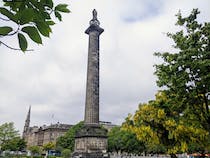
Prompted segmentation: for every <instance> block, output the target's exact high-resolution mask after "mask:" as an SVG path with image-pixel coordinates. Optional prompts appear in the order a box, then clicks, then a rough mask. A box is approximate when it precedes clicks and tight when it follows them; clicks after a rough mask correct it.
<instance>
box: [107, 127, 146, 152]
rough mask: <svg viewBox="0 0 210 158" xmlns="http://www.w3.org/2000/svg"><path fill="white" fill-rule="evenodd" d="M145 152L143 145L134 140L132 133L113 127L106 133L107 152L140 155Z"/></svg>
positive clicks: (134, 136)
mask: <svg viewBox="0 0 210 158" xmlns="http://www.w3.org/2000/svg"><path fill="white" fill-rule="evenodd" d="M144 150H145V147H144V144H143V143H142V142H141V141H139V140H138V139H137V138H136V135H135V134H134V133H131V132H128V131H124V130H121V127H114V128H112V129H111V131H110V132H109V133H108V151H109V152H126V153H132V154H141V153H142V152H143V151H144Z"/></svg>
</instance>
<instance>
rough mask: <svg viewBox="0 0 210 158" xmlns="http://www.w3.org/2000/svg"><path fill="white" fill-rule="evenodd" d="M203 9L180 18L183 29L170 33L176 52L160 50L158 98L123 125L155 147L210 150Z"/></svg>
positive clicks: (209, 76) (208, 28) (208, 31)
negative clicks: (201, 20)
mask: <svg viewBox="0 0 210 158" xmlns="http://www.w3.org/2000/svg"><path fill="white" fill-rule="evenodd" d="M199 13H200V12H199V11H198V9H193V10H192V12H191V14H190V15H189V16H187V17H183V16H182V14H181V12H179V13H178V14H177V15H176V16H177V23H176V25H178V26H179V27H180V28H181V30H180V31H178V32H176V33H168V34H167V35H168V37H170V38H171V39H172V40H174V43H175V45H174V47H175V48H176V50H177V52H164V53H160V52H158V53H155V55H156V56H158V57H161V58H162V59H163V63H162V64H158V65H155V67H156V72H155V74H156V75H157V77H158V80H157V85H158V86H159V87H161V88H162V89H164V90H162V91H160V92H159V93H157V95H156V99H155V100H153V101H150V102H149V103H147V104H140V106H139V109H138V110H137V111H136V113H135V114H134V115H133V116H132V115H129V117H128V118H127V119H126V123H124V125H123V128H124V129H125V130H128V131H131V132H133V133H135V134H136V136H137V138H138V139H139V140H141V141H143V142H144V143H145V145H146V147H147V149H148V148H150V149H151V151H153V150H154V149H157V147H158V146H159V147H161V148H162V151H164V150H165V151H166V152H167V153H169V154H171V155H172V156H175V155H174V154H175V153H179V152H189V151H191V152H192V151H196V150H209V147H210V133H209V131H210V109H209V108H210V106H209V103H210V73H209V72H210V42H209V41H210V23H209V22H204V23H199V22H198V21H197V16H198V14H199Z"/></svg>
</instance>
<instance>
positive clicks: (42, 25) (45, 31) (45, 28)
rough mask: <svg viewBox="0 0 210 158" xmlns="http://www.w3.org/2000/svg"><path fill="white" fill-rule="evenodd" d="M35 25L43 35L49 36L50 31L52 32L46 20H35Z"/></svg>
mask: <svg viewBox="0 0 210 158" xmlns="http://www.w3.org/2000/svg"><path fill="white" fill-rule="evenodd" d="M36 26H37V28H38V30H39V32H40V33H41V34H42V35H43V36H46V37H49V34H50V32H52V30H51V28H50V27H49V26H48V25H47V23H46V22H37V23H36Z"/></svg>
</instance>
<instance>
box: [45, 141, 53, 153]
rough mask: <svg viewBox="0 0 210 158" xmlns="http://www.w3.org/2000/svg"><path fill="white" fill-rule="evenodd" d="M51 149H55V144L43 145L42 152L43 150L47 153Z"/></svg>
mask: <svg viewBox="0 0 210 158" xmlns="http://www.w3.org/2000/svg"><path fill="white" fill-rule="evenodd" d="M52 149H55V143H53V142H49V143H47V144H44V145H43V150H45V151H49V150H52Z"/></svg>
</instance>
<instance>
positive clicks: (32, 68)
mask: <svg viewBox="0 0 210 158" xmlns="http://www.w3.org/2000/svg"><path fill="white" fill-rule="evenodd" d="M55 1H56V3H58V2H60V3H67V4H69V7H68V8H69V9H70V10H71V13H70V14H65V15H63V22H58V21H56V23H57V24H56V25H55V26H53V33H52V34H51V36H50V38H49V39H48V38H44V39H43V45H37V44H34V43H30V48H32V49H34V51H33V52H26V53H25V54H24V53H22V52H19V51H14V50H10V49H8V48H5V47H4V46H2V45H1V46H0V125H1V124H3V123H6V122H14V125H15V127H16V129H18V130H19V131H20V132H22V130H23V126H24V123H25V119H26V115H27V112H28V109H29V106H31V123H30V125H31V126H42V125H44V124H46V125H50V124H51V123H57V122H60V123H66V124H76V123H78V122H79V121H81V120H83V119H84V108H85V92H86V90H85V89H86V75H87V74H86V73H87V72H86V71H87V54H88V35H87V34H85V33H84V31H85V30H86V29H87V28H88V27H89V21H90V20H91V18H92V10H93V9H96V10H97V12H98V20H99V21H100V23H101V25H100V26H101V27H102V28H103V29H104V30H105V31H104V32H103V33H102V34H101V36H100V120H101V121H108V122H112V123H113V124H117V125H120V124H121V123H122V122H123V121H124V120H125V118H126V116H127V115H128V114H129V113H131V114H133V113H134V112H135V111H136V110H137V109H138V105H139V103H145V102H148V101H149V100H152V99H154V98H155V94H156V93H157V91H158V89H160V88H158V87H157V86H156V80H157V78H156V76H155V75H154V71H155V69H154V66H153V65H154V64H158V63H160V62H161V60H160V59H158V58H157V57H154V55H153V54H154V53H155V52H165V51H169V52H174V51H177V50H174V48H173V47H172V45H173V41H172V40H171V39H169V38H168V37H166V33H167V32H176V31H177V30H179V29H180V28H179V27H177V26H175V23H176V17H175V14H177V13H178V11H179V10H181V12H182V14H183V15H184V16H187V15H189V14H190V12H191V11H192V9H193V8H199V10H200V11H201V14H200V15H199V16H198V20H199V21H200V22H205V21H206V22H209V21H210V9H209V6H210V1H209V0H155V1H154V0H100V1H99V0H88V1H86V0H75V1H68V0H55ZM0 5H2V2H0ZM3 25H4V24H3V22H2V21H0V26H3ZM1 40H2V39H1ZM4 41H5V42H7V44H9V45H11V46H14V47H15V46H16V45H17V39H16V37H14V38H12V39H4Z"/></svg>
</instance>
